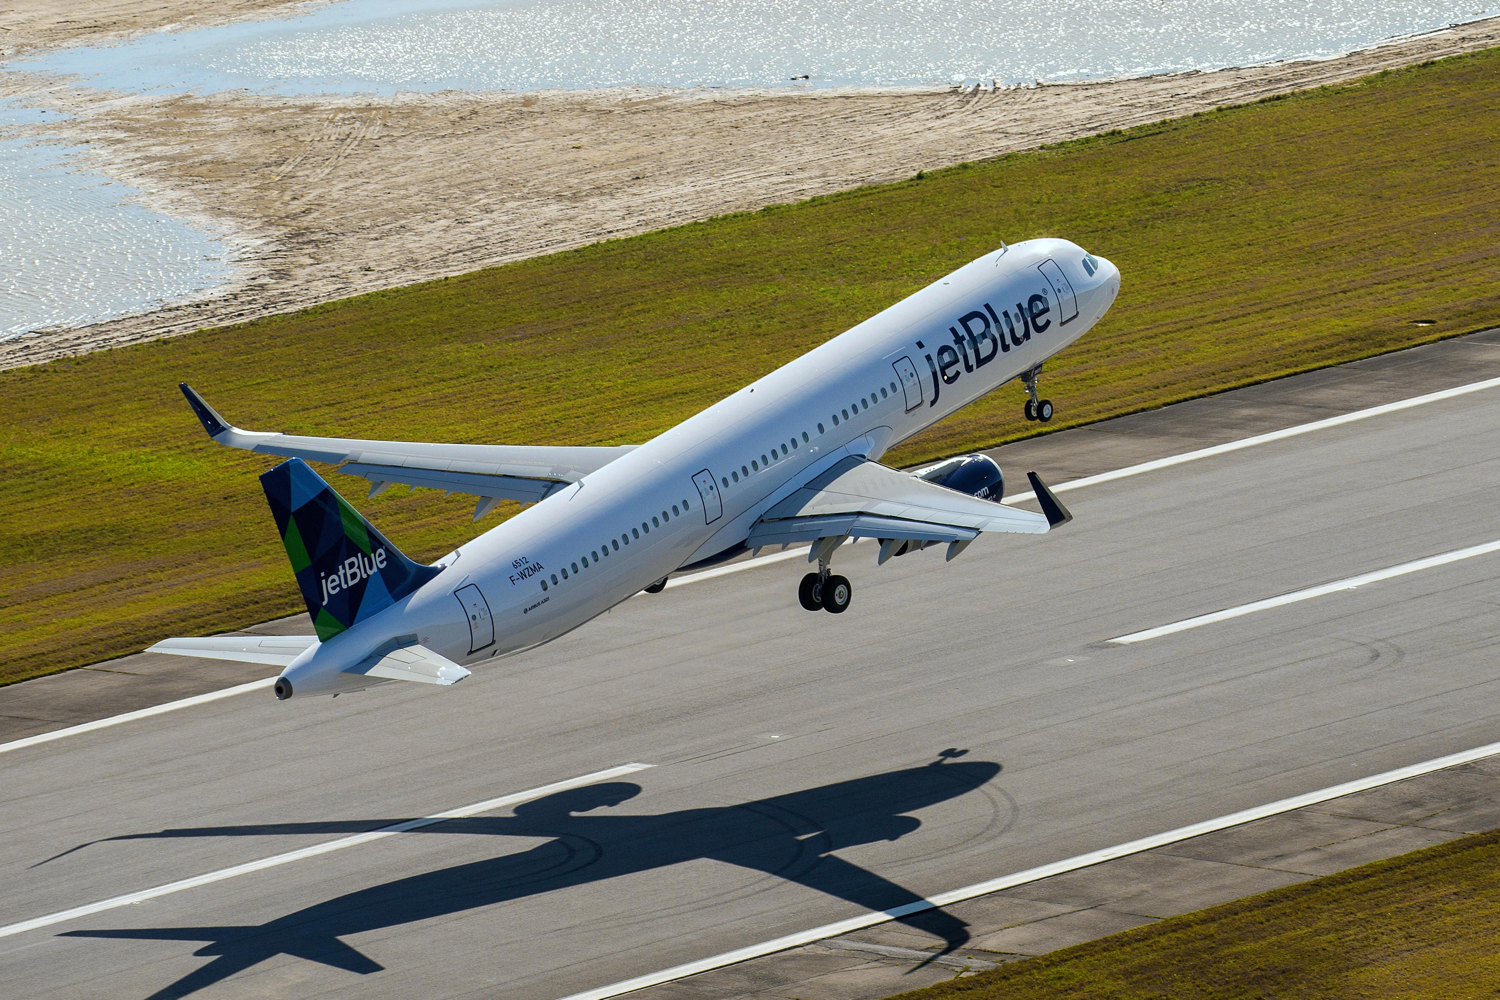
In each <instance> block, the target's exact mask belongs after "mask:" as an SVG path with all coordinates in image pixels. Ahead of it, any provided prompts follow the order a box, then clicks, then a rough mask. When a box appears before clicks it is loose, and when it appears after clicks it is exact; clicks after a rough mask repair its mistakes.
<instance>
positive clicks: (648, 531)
mask: <svg viewBox="0 0 1500 1000" xmlns="http://www.w3.org/2000/svg"><path fill="white" fill-rule="evenodd" d="M653 520H655V519H654V518H653ZM657 527H658V528H659V527H661V525H659V524H658V525H657ZM641 530H642V531H643V532H645V533H646V534H648V535H649V534H651V526H650V525H649V524H647V523H646V522H645V521H642V522H641Z"/></svg>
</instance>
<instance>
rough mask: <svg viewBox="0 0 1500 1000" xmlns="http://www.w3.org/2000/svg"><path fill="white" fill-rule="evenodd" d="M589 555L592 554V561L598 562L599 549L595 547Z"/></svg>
mask: <svg viewBox="0 0 1500 1000" xmlns="http://www.w3.org/2000/svg"><path fill="white" fill-rule="evenodd" d="M590 555H592V556H593V557H594V562H598V561H599V550H598V549H595V550H594V551H593V552H592V553H590Z"/></svg>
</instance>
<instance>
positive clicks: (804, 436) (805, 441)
mask: <svg viewBox="0 0 1500 1000" xmlns="http://www.w3.org/2000/svg"><path fill="white" fill-rule="evenodd" d="M811 440H812V438H810V437H808V436H807V431H803V432H802V443H803V444H807V442H809V441H811Z"/></svg>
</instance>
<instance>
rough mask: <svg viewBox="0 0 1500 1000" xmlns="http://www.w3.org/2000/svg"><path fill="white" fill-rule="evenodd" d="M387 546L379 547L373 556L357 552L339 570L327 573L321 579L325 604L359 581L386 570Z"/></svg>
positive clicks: (340, 564)
mask: <svg viewBox="0 0 1500 1000" xmlns="http://www.w3.org/2000/svg"><path fill="white" fill-rule="evenodd" d="M385 560H386V556H385V546H384V545H382V546H379V547H378V548H376V549H375V552H374V553H373V554H372V555H368V556H367V555H364V554H362V553H359V552H356V553H355V554H354V555H352V556H350V557H349V558H348V559H345V560H344V561H343V562H341V563H339V568H338V569H337V570H335V571H334V572H332V573H326V574H324V575H323V576H322V577H321V580H322V584H323V603H324V604H327V603H328V598H330V597H332V596H333V595H334V594H337V593H338V592H339V591H341V590H348V589H349V588H350V587H352V586H354V585H355V584H356V583H358V582H359V581H361V580H363V579H365V578H366V577H369V576H374V575H375V573H376V572H378V571H379V570H383V569H385Z"/></svg>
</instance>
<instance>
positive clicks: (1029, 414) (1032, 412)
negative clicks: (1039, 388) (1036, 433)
mask: <svg viewBox="0 0 1500 1000" xmlns="http://www.w3.org/2000/svg"><path fill="white" fill-rule="evenodd" d="M1023 412H1025V414H1026V419H1027V420H1035V419H1036V404H1035V403H1033V402H1032V401H1031V400H1029V399H1028V400H1027V401H1026V406H1025V407H1024V410H1023Z"/></svg>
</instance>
